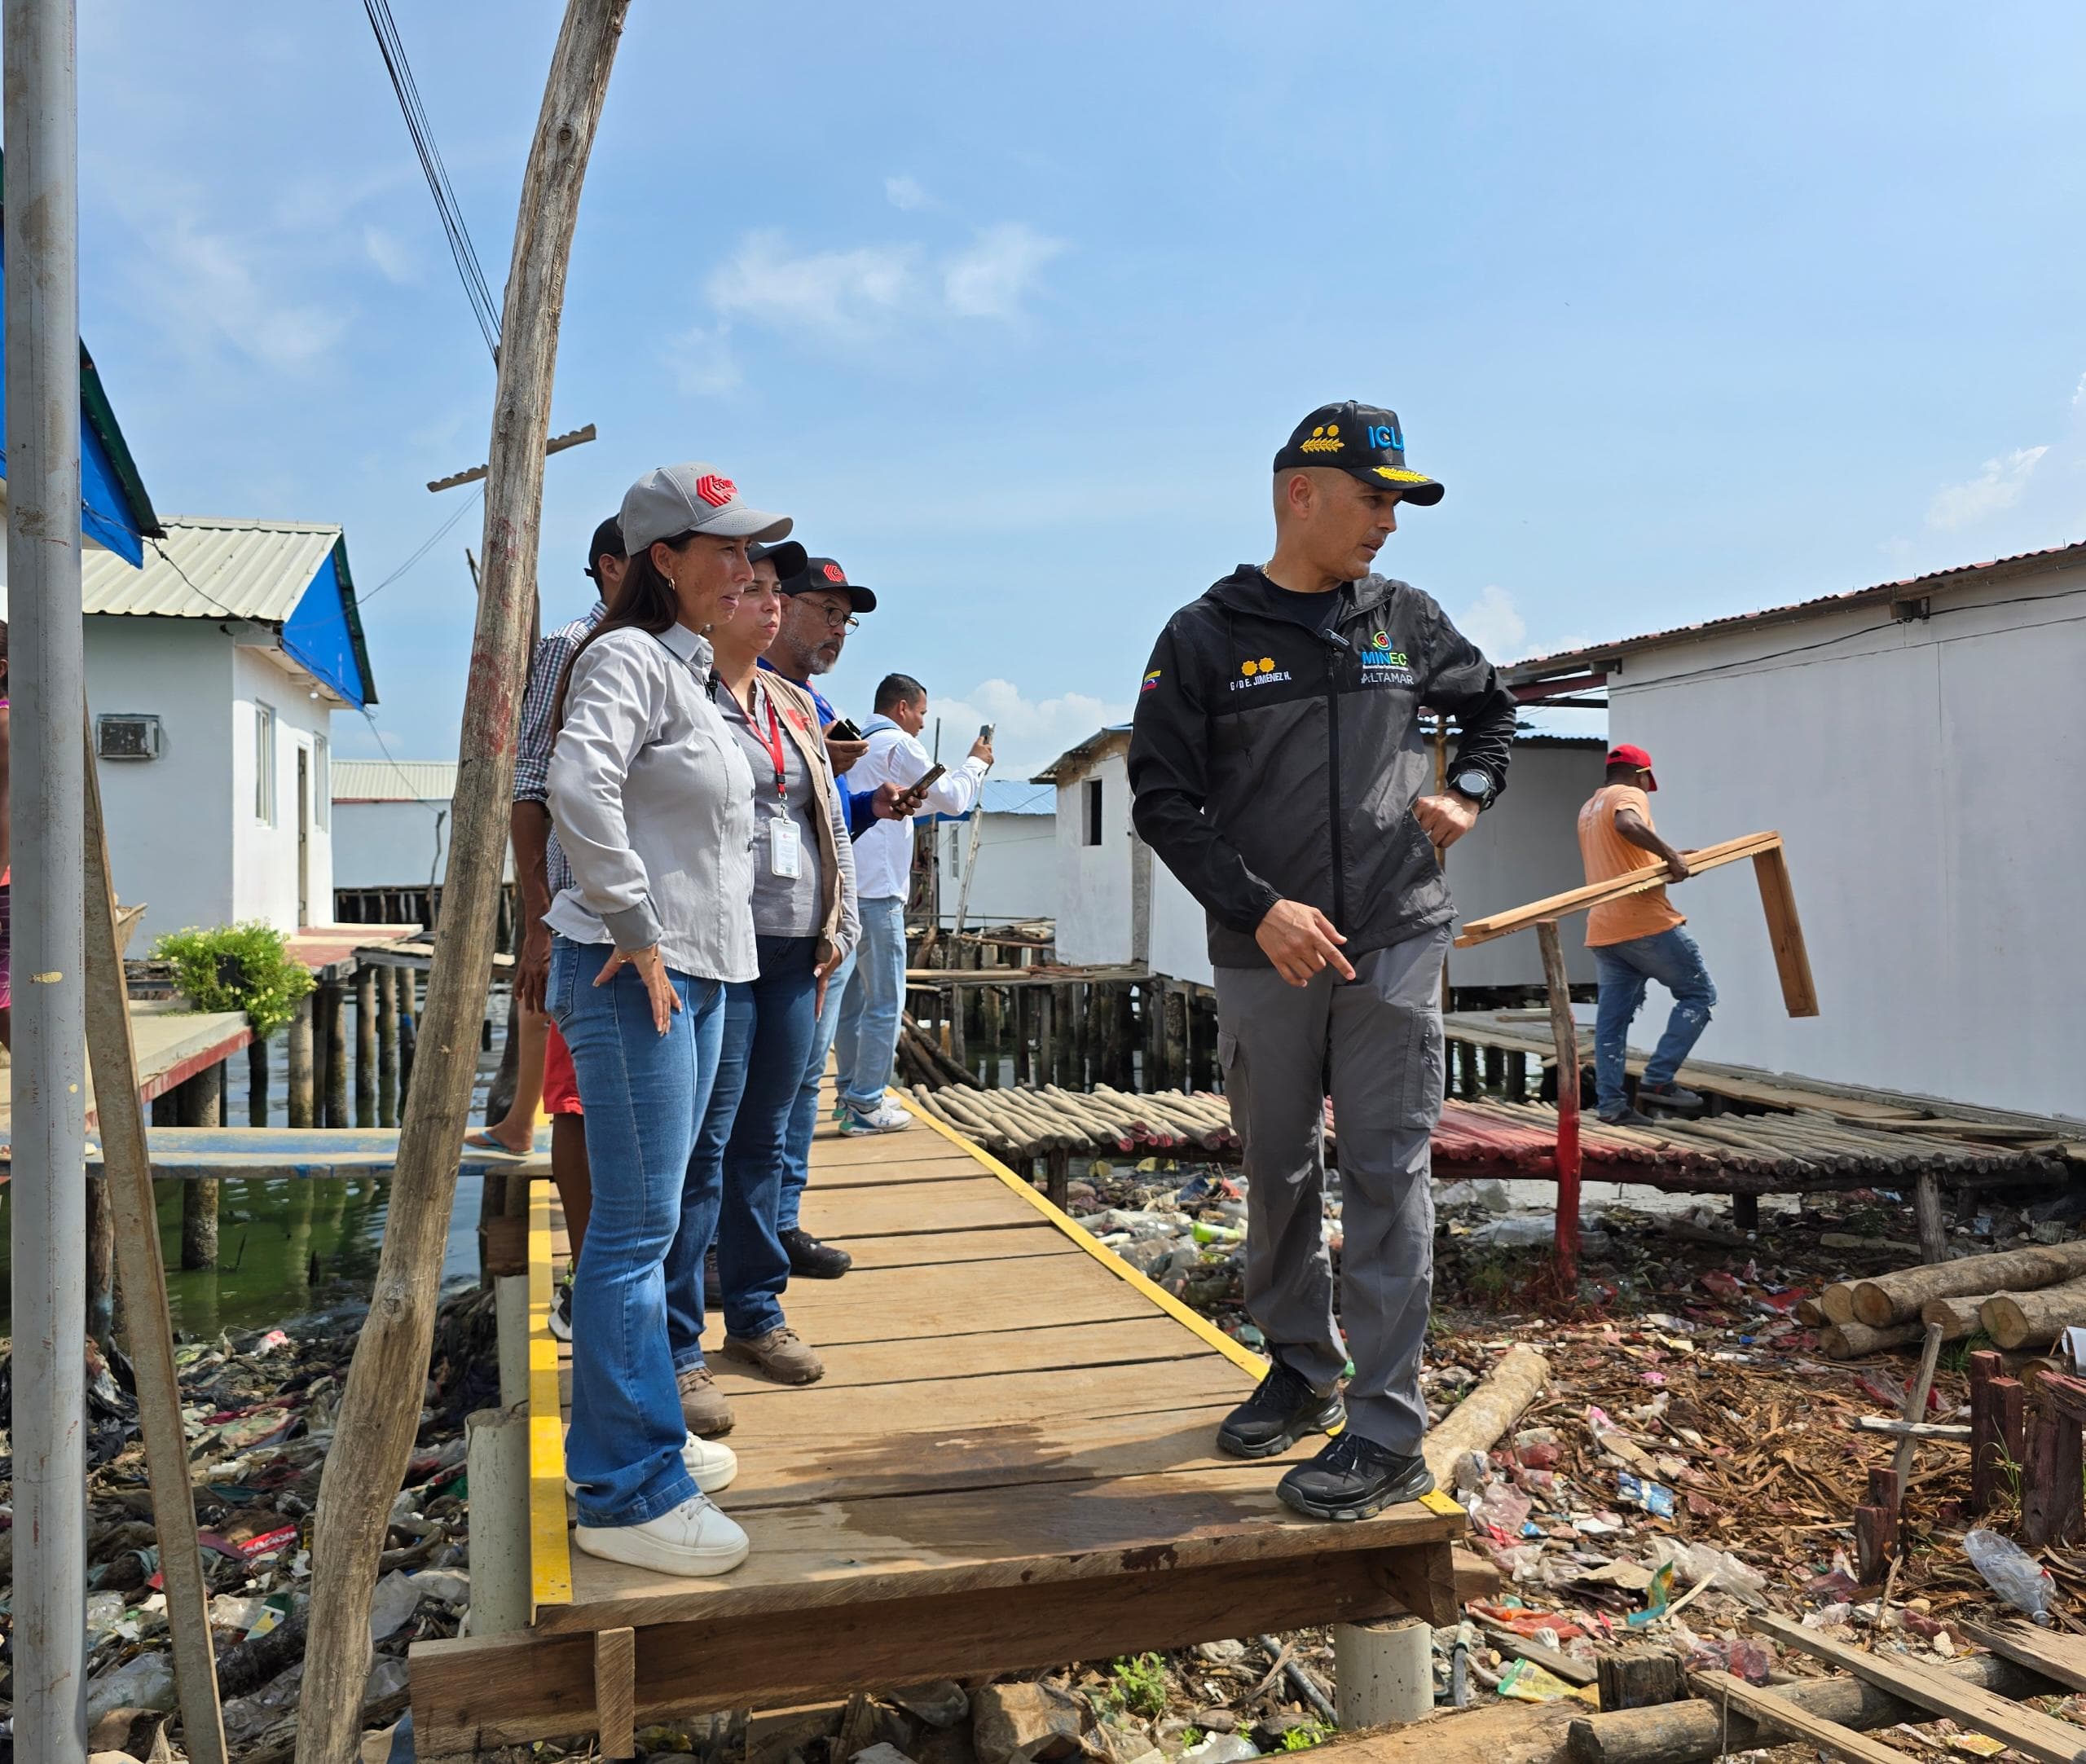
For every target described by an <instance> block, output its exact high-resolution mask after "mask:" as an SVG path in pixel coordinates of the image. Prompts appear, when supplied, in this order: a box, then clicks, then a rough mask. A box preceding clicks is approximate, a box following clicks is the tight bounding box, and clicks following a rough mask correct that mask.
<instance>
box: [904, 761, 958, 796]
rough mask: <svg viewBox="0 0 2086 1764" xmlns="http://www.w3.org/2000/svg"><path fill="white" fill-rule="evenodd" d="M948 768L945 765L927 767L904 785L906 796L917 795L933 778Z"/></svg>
mask: <svg viewBox="0 0 2086 1764" xmlns="http://www.w3.org/2000/svg"><path fill="white" fill-rule="evenodd" d="M946 771H948V767H947V766H930V767H928V768H927V769H926V772H924V773H923V774H922V776H920V777H919V778H918V779H917V780H916V781H914V782H913V783H911V784H909V785H906V786H905V794H907V795H908V796H917V795H918V794H920V792H921V791H922V790H926V787H927V786H928V785H931V784H932V783H933V782H934V781H935V779H937V778H939V777H940V776H941V775H942V774H943V773H944V772H946Z"/></svg>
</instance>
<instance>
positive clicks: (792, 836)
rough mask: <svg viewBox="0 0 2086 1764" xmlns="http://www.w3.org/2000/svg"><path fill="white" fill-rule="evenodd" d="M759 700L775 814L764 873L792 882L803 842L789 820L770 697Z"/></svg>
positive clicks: (778, 729)
mask: <svg viewBox="0 0 2086 1764" xmlns="http://www.w3.org/2000/svg"><path fill="white" fill-rule="evenodd" d="M761 698H762V701H763V702H764V703H765V704H766V706H767V707H768V734H767V736H766V737H765V740H764V746H766V747H767V749H768V759H769V760H770V761H772V763H773V764H774V767H775V803H774V808H775V813H774V815H773V816H772V817H771V818H770V820H769V821H768V874H769V875H771V876H780V877H782V878H795V877H796V876H797V875H798V873H799V871H800V869H801V868H802V865H803V850H802V846H803V842H802V841H801V840H800V839H799V838H798V835H797V824H796V822H794V820H790V775H789V772H788V769H787V768H786V766H785V765H784V763H783V758H784V749H783V746H782V726H781V724H780V723H778V722H777V720H776V717H775V698H774V695H773V694H772V693H768V692H766V691H764V692H763V693H761Z"/></svg>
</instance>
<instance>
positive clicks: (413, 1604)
mask: <svg viewBox="0 0 2086 1764" xmlns="http://www.w3.org/2000/svg"><path fill="white" fill-rule="evenodd" d="M419 1609H420V1588H419V1587H417V1586H415V1585H414V1584H413V1582H412V1580H411V1577H410V1576H408V1575H407V1573H405V1572H404V1571H403V1569H400V1568H394V1569H393V1570H392V1571H391V1572H390V1573H389V1574H386V1575H385V1577H384V1578H383V1579H382V1580H381V1581H378V1582H377V1583H376V1592H375V1593H374V1594H373V1595H372V1597H371V1599H370V1601H369V1639H371V1640H372V1642H381V1641H382V1640H383V1639H384V1638H385V1636H387V1635H389V1634H392V1633H393V1632H394V1630H397V1629H398V1627H399V1625H402V1624H403V1623H404V1622H405V1621H407V1619H408V1618H410V1617H411V1616H412V1614H413V1613H414V1612H416V1611H417V1610H419Z"/></svg>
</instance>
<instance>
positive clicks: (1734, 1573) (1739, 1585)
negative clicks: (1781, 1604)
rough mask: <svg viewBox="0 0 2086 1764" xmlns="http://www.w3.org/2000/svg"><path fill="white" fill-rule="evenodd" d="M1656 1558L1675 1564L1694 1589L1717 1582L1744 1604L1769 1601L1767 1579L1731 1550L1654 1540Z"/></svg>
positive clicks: (1685, 1580) (1672, 1540)
mask: <svg viewBox="0 0 2086 1764" xmlns="http://www.w3.org/2000/svg"><path fill="white" fill-rule="evenodd" d="M1652 1558H1653V1561H1654V1562H1656V1563H1659V1564H1666V1563H1669V1562H1670V1563H1671V1564H1673V1567H1674V1569H1675V1572H1676V1573H1678V1574H1679V1577H1680V1578H1681V1579H1682V1581H1684V1582H1685V1583H1686V1584H1687V1585H1688V1586H1697V1585H1698V1584H1699V1583H1701V1581H1705V1580H1714V1581H1715V1582H1716V1585H1717V1590H1719V1592H1727V1593H1729V1594H1731V1595H1732V1597H1733V1598H1735V1599H1738V1600H1739V1601H1740V1602H1741V1603H1745V1604H1748V1605H1752V1606H1754V1607H1756V1608H1757V1607H1758V1606H1759V1605H1761V1604H1763V1603H1765V1602H1766V1601H1765V1599H1763V1597H1762V1595H1763V1594H1764V1593H1765V1592H1766V1591H1767V1577H1766V1576H1765V1575H1763V1574H1762V1573H1760V1572H1759V1571H1758V1569H1756V1568H1748V1567H1747V1566H1746V1565H1745V1564H1744V1563H1743V1562H1741V1561H1740V1560H1739V1559H1738V1558H1737V1557H1736V1556H1735V1555H1732V1554H1731V1553H1730V1552H1729V1551H1725V1550H1719V1549H1717V1548H1715V1547H1714V1546H1711V1545H1710V1544H1706V1543H1689V1542H1686V1541H1685V1540H1684V1539H1682V1538H1679V1537H1654V1538H1653V1540H1652Z"/></svg>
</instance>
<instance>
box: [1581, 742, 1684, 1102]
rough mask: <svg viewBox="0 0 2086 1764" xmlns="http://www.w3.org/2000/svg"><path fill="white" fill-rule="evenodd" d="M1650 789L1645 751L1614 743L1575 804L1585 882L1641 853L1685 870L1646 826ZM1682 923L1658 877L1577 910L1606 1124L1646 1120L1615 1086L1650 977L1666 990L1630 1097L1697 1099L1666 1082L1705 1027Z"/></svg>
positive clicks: (1607, 877)
mask: <svg viewBox="0 0 2086 1764" xmlns="http://www.w3.org/2000/svg"><path fill="white" fill-rule="evenodd" d="M1658 787H1659V784H1658V780H1657V778H1655V777H1654V776H1653V775H1652V756H1651V755H1650V754H1648V753H1646V752H1645V751H1644V749H1643V748H1641V747H1632V746H1628V745H1624V746H1619V747H1617V748H1614V749H1613V750H1611V751H1610V752H1609V756H1608V781H1607V782H1606V783H1605V784H1604V785H1602V786H1601V787H1600V789H1599V790H1596V791H1595V792H1594V794H1593V796H1592V798H1591V799H1590V800H1589V801H1588V802H1587V805H1586V807H1583V808H1582V809H1581V810H1580V811H1579V855H1580V856H1581V857H1582V859H1583V860H1585V862H1586V866H1587V881H1588V882H1609V881H1611V880H1613V878H1616V877H1617V876H1622V875H1626V874H1627V873H1629V872H1630V871H1631V870H1634V869H1643V868H1644V854H1645V853H1646V852H1647V851H1648V852H1650V853H1651V854H1652V855H1653V856H1654V857H1659V858H1663V859H1664V860H1666V874H1667V876H1668V877H1670V878H1671V879H1672V880H1673V881H1675V882H1683V881H1685V880H1686V879H1687V877H1688V858H1687V856H1686V854H1685V853H1683V852H1680V851H1675V850H1674V848H1673V847H1671V846H1670V845H1668V844H1667V843H1666V841H1665V840H1663V839H1661V838H1660V837H1659V836H1658V834H1657V832H1656V831H1655V830H1654V829H1653V826H1652V801H1651V797H1650V795H1649V794H1648V793H1649V792H1651V791H1653V790H1657V788H1658ZM1687 922H1688V921H1687V920H1686V918H1685V917H1683V916H1682V915H1681V914H1680V913H1678V912H1676V911H1675V909H1674V907H1673V904H1672V903H1671V902H1670V901H1669V900H1667V899H1666V884H1665V883H1663V882H1661V883H1660V884H1659V886H1657V887H1656V888H1646V889H1642V890H1640V891H1638V892H1637V893H1635V894H1634V895H1624V896H1623V897H1622V899H1621V900H1610V901H1609V902H1608V903H1607V904H1605V905H1602V906H1597V907H1595V908H1594V909H1593V910H1592V911H1591V913H1588V914H1587V948H1590V949H1591V950H1592V951H1593V952H1594V971H1595V974H1596V975H1597V976H1598V977H1599V979H1600V1010H1599V1012H1598V1014H1596V1016H1595V1023H1594V1083H1595V1088H1596V1089H1597V1091H1598V1093H1599V1097H1600V1101H1599V1102H1598V1104H1597V1105H1596V1106H1597V1109H1598V1111H1599V1113H1600V1118H1601V1119H1602V1120H1604V1121H1607V1122H1609V1123H1610V1124H1619V1125H1622V1126H1625V1127H1646V1126H1649V1125H1650V1124H1651V1122H1650V1118H1649V1117H1648V1116H1647V1115H1643V1114H1640V1113H1639V1111H1638V1110H1637V1109H1635V1108H1633V1107H1631V1103H1630V1098H1629V1095H1628V1093H1627V1092H1626V1090H1625V1089H1623V1077H1624V1071H1623V1062H1624V1058H1625V1055H1626V1053H1627V1051H1628V1047H1629V1039H1630V1024H1631V1021H1632V1019H1634V1018H1635V1016H1636V1014H1637V1012H1638V1009H1639V1006H1641V1005H1643V1004H1644V989H1645V988H1646V987H1647V986H1648V984H1649V983H1651V982H1652V981H1653V980H1657V982H1658V983H1659V984H1660V985H1661V986H1663V987H1664V988H1666V990H1667V991H1668V992H1670V993H1672V994H1673V1014H1672V1015H1671V1016H1670V1017H1669V1018H1667V1019H1666V1033H1665V1034H1664V1035H1662V1036H1660V1037H1659V1045H1658V1047H1657V1050H1656V1051H1655V1052H1654V1053H1653V1055H1652V1057H1651V1059H1650V1061H1649V1062H1648V1064H1647V1065H1646V1066H1645V1067H1644V1077H1643V1078H1642V1079H1640V1080H1639V1081H1638V1084H1637V1101H1638V1102H1639V1103H1640V1104H1646V1105H1652V1106H1657V1107H1659V1108H1662V1109H1670V1110H1673V1111H1683V1112H1686V1111H1694V1110H1697V1109H1699V1108H1701V1106H1702V1099H1701V1097H1700V1096H1698V1095H1697V1094H1696V1093H1695V1092H1693V1091H1692V1090H1688V1089H1683V1088H1682V1087H1681V1086H1680V1085H1679V1084H1676V1083H1675V1081H1674V1074H1675V1072H1677V1071H1679V1069H1680V1062H1682V1061H1683V1060H1684V1059H1686V1058H1688V1051H1689V1049H1692V1047H1693V1046H1694V1045H1695V1044H1696V1042H1697V1040H1700V1039H1701V1034H1702V1032H1703V1031H1704V1030H1705V1029H1706V1028H1708V1027H1710V1007H1711V1006H1712V1005H1714V1004H1715V1003H1716V1001H1717V989H1716V988H1714V986H1712V985H1711V984H1710V974H1709V970H1707V969H1706V968H1705V967H1704V966H1702V952H1701V950H1699V949H1697V948H1696V947H1695V939H1693V938H1692V937H1690V936H1689V935H1688V933H1687V932H1685V931H1683V930H1681V928H1680V927H1681V926H1683V925H1685V924H1686V923H1687Z"/></svg>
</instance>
